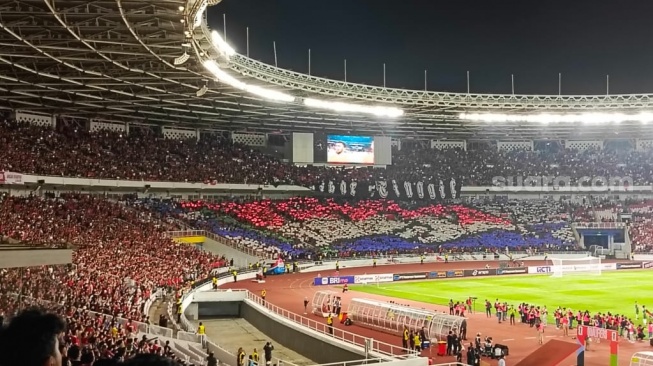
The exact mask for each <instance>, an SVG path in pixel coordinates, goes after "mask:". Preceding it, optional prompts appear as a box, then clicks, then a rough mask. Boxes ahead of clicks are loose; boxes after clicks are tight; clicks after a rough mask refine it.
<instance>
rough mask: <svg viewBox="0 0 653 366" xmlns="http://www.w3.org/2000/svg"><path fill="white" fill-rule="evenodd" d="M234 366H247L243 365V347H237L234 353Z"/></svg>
mask: <svg viewBox="0 0 653 366" xmlns="http://www.w3.org/2000/svg"><path fill="white" fill-rule="evenodd" d="M236 366H248V365H245V350H244V349H243V347H239V348H238V351H237V352H236Z"/></svg>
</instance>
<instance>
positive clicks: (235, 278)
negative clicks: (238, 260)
mask: <svg viewBox="0 0 653 366" xmlns="http://www.w3.org/2000/svg"><path fill="white" fill-rule="evenodd" d="M231 275H232V276H234V282H238V272H236V270H235V269H234V270H233V271H231Z"/></svg>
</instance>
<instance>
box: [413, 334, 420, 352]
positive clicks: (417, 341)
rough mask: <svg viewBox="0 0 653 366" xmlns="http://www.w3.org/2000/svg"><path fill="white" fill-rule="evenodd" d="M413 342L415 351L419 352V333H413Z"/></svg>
mask: <svg viewBox="0 0 653 366" xmlns="http://www.w3.org/2000/svg"><path fill="white" fill-rule="evenodd" d="M413 342H414V343H415V351H417V352H419V351H421V350H422V340H421V339H420V338H419V332H415V335H414V336H413Z"/></svg>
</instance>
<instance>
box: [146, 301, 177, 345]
mask: <svg viewBox="0 0 653 366" xmlns="http://www.w3.org/2000/svg"><path fill="white" fill-rule="evenodd" d="M170 301H172V297H171V296H167V297H165V298H163V299H156V301H154V303H152V306H150V311H149V313H148V314H147V315H148V316H149V317H150V323H151V324H154V325H159V317H160V316H161V314H163V315H164V316H165V317H166V318H167V319H168V328H170V329H172V335H173V338H174V337H177V328H176V327H174V326H173V322H172V319H170V317H169V316H168V304H169V302H170Z"/></svg>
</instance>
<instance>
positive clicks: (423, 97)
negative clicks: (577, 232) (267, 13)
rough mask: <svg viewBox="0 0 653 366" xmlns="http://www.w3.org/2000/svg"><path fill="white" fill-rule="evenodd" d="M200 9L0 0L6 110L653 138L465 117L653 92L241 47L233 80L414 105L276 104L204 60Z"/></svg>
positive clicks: (616, 105) (359, 129)
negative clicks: (330, 60)
mask: <svg viewBox="0 0 653 366" xmlns="http://www.w3.org/2000/svg"><path fill="white" fill-rule="evenodd" d="M232 1H235V0H232ZM218 2H219V0H212V2H211V3H207V4H209V5H212V4H215V3H218ZM198 4H199V6H198ZM200 8H202V6H201V3H193V2H192V0H191V1H184V0H178V1H176V0H157V1H153V0H146V1H133V0H114V1H108V0H100V1H77V0H59V1H57V0H22V1H16V0H11V1H10V0H0V106H1V107H5V108H12V109H17V110H27V111H32V112H41V113H47V114H57V115H64V116H71V117H82V118H88V119H98V120H104V121H116V122H118V121H120V122H131V123H147V124H166V125H173V126H185V127H193V128H209V129H218V130H239V131H243V130H248V131H253V132H279V131H316V130H327V131H334V132H345V133H348V132H352V133H361V134H386V135H391V136H396V137H414V138H434V139H436V138H449V139H479V140H484V139H489V140H516V139H540V138H551V139H594V138H596V139H599V138H606V137H611V138H615V137H618V138H653V133H651V128H650V127H647V126H646V125H645V124H642V123H639V122H622V123H620V124H601V125H597V126H592V127H591V128H587V126H585V125H583V124H579V123H556V124H548V125H543V124H537V123H525V122H493V123H487V122H475V121H464V120H461V119H459V117H458V116H459V114H460V113H465V112H483V111H490V112H497V113H524V112H542V113H543V112H547V113H553V112H555V113H569V112H575V113H576V112H582V111H593V112H611V111H620V112H633V113H635V112H639V111H642V110H646V111H653V95H615V96H562V97H560V96H521V95H487V94H485V95H481V94H461V93H442V92H425V91H415V90H403V89H392V88H383V87H376V86H368V85H361V84H354V83H346V82H342V81H337V80H329V79H323V78H319V77H314V76H310V75H306V74H301V73H297V72H293V71H289V70H285V69H281V68H277V67H274V66H272V65H268V64H264V63H261V62H259V61H256V60H253V59H250V58H247V57H245V56H243V55H239V54H236V55H234V56H233V57H231V58H230V60H229V62H228V63H226V65H225V67H224V68H225V69H227V70H228V71H229V72H230V73H231V75H232V76H234V77H236V78H237V79H239V80H245V81H246V82H247V83H249V84H252V85H257V86H264V87H266V88H270V89H273V90H277V91H281V92H284V93H288V94H292V95H293V96H295V97H297V98H298V100H301V98H306V97H313V98H320V99H326V100H338V101H346V102H348V103H360V104H374V105H379V106H389V107H398V108H401V109H403V111H404V112H405V113H404V115H403V116H402V117H399V118H396V119H393V118H378V117H374V116H367V115H363V114H356V113H350V112H347V113H338V112H332V111H328V110H319V109H308V108H307V107H305V106H304V105H303V104H301V103H297V102H294V103H274V102H270V101H266V100H264V99H263V98H260V97H258V96H256V95H252V94H250V93H247V92H245V91H242V90H239V89H236V88H233V87H230V86H228V85H226V84H224V83H220V82H218V81H216V80H215V78H214V76H213V75H210V74H209V73H208V72H207V71H206V70H205V68H204V67H203V66H202V60H201V59H200V58H199V57H198V56H197V54H196V53H195V52H193V51H192V47H191V43H192V44H193V45H195V46H198V47H200V48H201V49H202V50H204V51H205V54H206V55H207V56H211V55H212V53H213V51H212V50H211V47H212V45H211V42H210V37H209V35H208V34H207V30H208V29H207V28H206V26H205V23H204V24H203V26H202V27H198V28H195V29H193V28H192V26H191V25H190V24H189V23H190V22H189V21H188V19H194V17H195V14H193V13H190V12H191V11H192V9H195V11H197V9H200ZM202 11H203V10H202ZM182 20H184V21H183V22H182ZM191 37H192V38H191ZM184 55H188V56H187V57H186V56H184ZM180 58H184V60H183V62H179V61H180Z"/></svg>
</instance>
